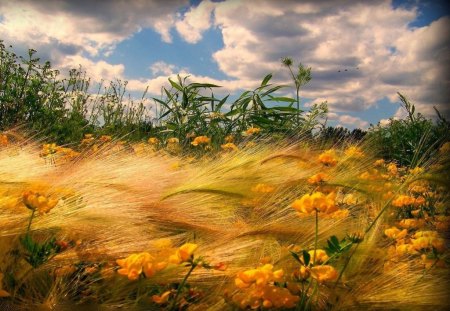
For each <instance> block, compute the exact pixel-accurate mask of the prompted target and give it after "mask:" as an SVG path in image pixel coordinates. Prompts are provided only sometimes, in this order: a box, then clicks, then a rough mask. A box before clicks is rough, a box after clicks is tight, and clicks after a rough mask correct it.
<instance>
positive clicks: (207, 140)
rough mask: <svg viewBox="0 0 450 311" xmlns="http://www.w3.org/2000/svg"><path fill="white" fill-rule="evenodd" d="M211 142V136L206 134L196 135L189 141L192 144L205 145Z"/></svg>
mask: <svg viewBox="0 0 450 311" xmlns="http://www.w3.org/2000/svg"><path fill="white" fill-rule="evenodd" d="M210 142H211V138H209V137H206V136H197V137H195V138H194V141H193V142H192V143H191V145H192V146H198V145H206V144H209V143H210Z"/></svg>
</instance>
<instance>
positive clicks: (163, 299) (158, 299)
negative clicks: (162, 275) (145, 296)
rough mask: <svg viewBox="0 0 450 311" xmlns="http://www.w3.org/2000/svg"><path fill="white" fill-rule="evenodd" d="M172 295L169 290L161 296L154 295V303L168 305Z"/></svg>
mask: <svg viewBox="0 0 450 311" xmlns="http://www.w3.org/2000/svg"><path fill="white" fill-rule="evenodd" d="M170 293H171V291H170V290H168V291H166V292H164V293H163V294H161V295H153V296H152V300H153V302H156V303H157V304H163V303H166V302H167V301H168V300H169V297H170Z"/></svg>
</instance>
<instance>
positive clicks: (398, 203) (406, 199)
mask: <svg viewBox="0 0 450 311" xmlns="http://www.w3.org/2000/svg"><path fill="white" fill-rule="evenodd" d="M415 201H416V200H415V199H414V198H413V197H410V196H407V195H399V196H398V197H397V198H396V199H395V200H393V201H392V205H393V206H395V207H402V206H405V205H413V204H414V202H415Z"/></svg>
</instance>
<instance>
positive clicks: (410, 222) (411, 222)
mask: <svg viewBox="0 0 450 311" xmlns="http://www.w3.org/2000/svg"><path fill="white" fill-rule="evenodd" d="M398 225H399V226H400V227H402V228H405V229H418V228H422V227H423V226H425V219H415V218H407V219H402V220H400V221H399V222H398Z"/></svg>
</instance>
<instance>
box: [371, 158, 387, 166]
mask: <svg viewBox="0 0 450 311" xmlns="http://www.w3.org/2000/svg"><path fill="white" fill-rule="evenodd" d="M373 165H374V166H383V165H384V159H379V160H376V161H375V163H374V164H373Z"/></svg>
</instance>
